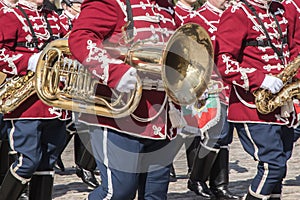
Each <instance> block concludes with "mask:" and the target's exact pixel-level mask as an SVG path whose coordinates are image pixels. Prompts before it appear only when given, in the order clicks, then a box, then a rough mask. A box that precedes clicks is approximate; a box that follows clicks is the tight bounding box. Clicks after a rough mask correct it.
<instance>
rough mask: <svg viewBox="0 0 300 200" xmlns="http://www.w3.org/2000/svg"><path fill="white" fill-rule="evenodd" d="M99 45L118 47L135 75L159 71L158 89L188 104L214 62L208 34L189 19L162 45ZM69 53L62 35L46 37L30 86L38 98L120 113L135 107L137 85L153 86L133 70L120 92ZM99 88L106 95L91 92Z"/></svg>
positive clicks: (109, 113)
mask: <svg viewBox="0 0 300 200" xmlns="http://www.w3.org/2000/svg"><path fill="white" fill-rule="evenodd" d="M149 41H150V42H149ZM104 48H105V49H106V50H107V51H110V50H113V51H118V53H119V55H120V56H119V58H120V59H122V60H123V61H124V62H125V63H128V64H129V65H131V66H132V67H135V68H136V69H137V71H138V74H140V73H143V74H148V75H149V76H147V77H151V76H159V77H160V80H161V82H162V90H163V91H165V92H166V94H167V96H168V97H169V99H170V100H171V101H173V102H174V103H176V104H179V105H189V104H192V103H194V102H195V101H196V100H197V99H198V98H199V97H200V96H201V95H202V93H203V92H204V91H205V89H206V88H207V86H208V84H209V81H210V76H211V73H212V69H213V64H214V60H213V47H212V43H211V40H210V37H209V35H208V33H207V32H206V31H205V29H204V28H202V27H201V26H199V25H197V24H194V23H189V24H185V25H183V26H181V27H179V28H178V29H177V30H176V31H175V33H174V34H173V35H172V36H171V37H170V39H169V40H168V42H167V43H166V44H158V43H157V41H156V40H155V39H153V38H152V39H151V38H150V39H148V40H147V41H146V40H145V41H138V42H136V43H133V44H132V45H131V46H130V48H128V47H124V46H120V47H110V46H109V45H107V46H106V45H105V46H104ZM71 56H72V55H71V52H70V50H69V47H68V39H67V38H62V39H57V40H54V41H52V42H50V43H49V44H48V45H47V46H46V47H45V48H44V50H43V51H42V53H41V56H40V58H39V61H38V64H37V68H36V73H35V76H34V84H33V85H34V86H35V91H36V93H37V95H38V96H39V98H40V99H41V100H42V101H43V102H44V103H45V104H47V105H49V106H54V107H58V108H62V109H66V110H72V111H75V112H82V113H89V114H95V115H100V116H105V117H114V118H120V117H125V116H128V115H130V114H132V113H133V112H134V110H135V109H136V108H137V106H138V104H139V102H140V99H141V96H142V90H145V89H153V87H149V86H148V85H147V83H148V82H149V81H146V80H145V79H144V78H143V77H140V76H139V75H138V77H137V80H138V81H137V84H136V87H135V90H133V91H132V92H131V93H128V94H127V93H119V92H117V91H115V90H113V89H110V88H108V87H107V86H105V85H103V84H101V83H100V82H99V80H97V79H95V78H94V77H93V76H92V74H91V73H90V72H89V71H88V69H87V68H86V67H85V66H83V65H82V64H80V63H79V62H78V61H77V60H73V59H71ZM154 84H156V83H154ZM158 85H159V84H158ZM99 87H101V88H102V87H104V89H105V90H109V91H110V93H111V96H102V95H99V94H98V93H97V95H95V94H96V90H97V88H99ZM157 90H159V89H157Z"/></svg>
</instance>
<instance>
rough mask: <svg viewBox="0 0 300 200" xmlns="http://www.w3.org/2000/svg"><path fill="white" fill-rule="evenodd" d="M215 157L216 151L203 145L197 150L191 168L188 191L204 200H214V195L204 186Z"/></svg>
mask: <svg viewBox="0 0 300 200" xmlns="http://www.w3.org/2000/svg"><path fill="white" fill-rule="evenodd" d="M216 156H217V152H216V151H211V150H209V149H207V148H206V147H205V146H204V145H203V144H200V145H199V146H198V148H197V154H196V156H195V158H194V161H193V167H192V170H191V173H190V177H189V180H188V189H190V190H191V191H194V192H195V193H196V194H197V195H199V196H202V197H204V198H206V199H214V198H215V195H214V194H213V193H212V192H211V191H210V189H209V188H208V187H207V185H206V181H207V180H208V177H209V174H210V170H211V167H212V165H213V162H214V161H215V159H216Z"/></svg>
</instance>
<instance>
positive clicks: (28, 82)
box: [0, 71, 35, 114]
mask: <svg viewBox="0 0 300 200" xmlns="http://www.w3.org/2000/svg"><path fill="white" fill-rule="evenodd" d="M33 79H34V73H33V72H32V71H28V73H27V74H26V75H25V76H13V77H12V78H10V79H8V80H7V81H6V82H4V83H3V84H1V86H0V113H4V114H5V113H9V112H10V111H12V110H14V109H16V108H17V107H18V106H19V105H20V104H21V103H23V102H24V101H25V100H26V99H27V98H28V97H30V96H31V95H32V94H34V93H35V87H34V81H33Z"/></svg>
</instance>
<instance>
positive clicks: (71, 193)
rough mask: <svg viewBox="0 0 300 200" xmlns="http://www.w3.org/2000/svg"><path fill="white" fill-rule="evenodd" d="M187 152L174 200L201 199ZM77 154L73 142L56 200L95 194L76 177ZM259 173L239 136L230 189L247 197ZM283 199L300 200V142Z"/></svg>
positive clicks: (181, 156) (179, 160)
mask: <svg viewBox="0 0 300 200" xmlns="http://www.w3.org/2000/svg"><path fill="white" fill-rule="evenodd" d="M184 151H185V149H184V147H182V148H181V150H180V151H179V152H178V154H177V156H176V158H175V161H174V165H175V169H176V173H177V176H178V180H177V182H172V183H170V186H169V193H168V199H170V200H194V199H200V198H199V197H197V196H196V195H195V194H194V193H193V192H190V191H189V190H188V189H187V188H186V183H187V176H186V173H187V166H186V157H185V153H184ZM73 155H74V154H73V143H72V142H71V143H70V144H69V145H68V147H67V149H66V151H65V152H64V153H63V161H64V164H65V166H66V171H65V172H59V171H58V172H57V173H56V175H55V183H54V193H53V199H54V200H66V199H68V200H83V199H85V198H86V197H87V195H88V193H89V192H90V191H91V188H89V187H87V186H86V185H85V184H84V183H82V182H81V179H80V178H78V177H77V176H76V174H75V169H74V159H73V157H74V156H73ZM255 170H256V163H255V162H254V161H253V160H252V159H251V157H250V156H248V155H247V154H246V153H245V152H244V151H243V149H242V148H241V145H240V143H239V140H238V139H237V137H236V136H235V137H234V141H233V143H232V144H231V149H230V190H231V191H232V192H233V193H235V194H238V195H241V196H242V195H244V194H245V193H246V191H247V188H248V186H249V184H250V181H251V179H252V177H253V175H254V174H255ZM282 199H283V200H299V199H300V142H298V143H297V144H296V145H295V148H294V153H293V156H292V158H291V159H290V161H289V163H288V174H287V177H286V179H285V181H284V187H283V198H282Z"/></svg>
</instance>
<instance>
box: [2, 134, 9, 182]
mask: <svg viewBox="0 0 300 200" xmlns="http://www.w3.org/2000/svg"><path fill="white" fill-rule="evenodd" d="M8 152H9V143H8V140H7V139H2V140H0V155H1V156H0V185H1V183H2V181H3V179H4V177H5V175H6V173H7V171H8V170H9V157H8Z"/></svg>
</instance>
